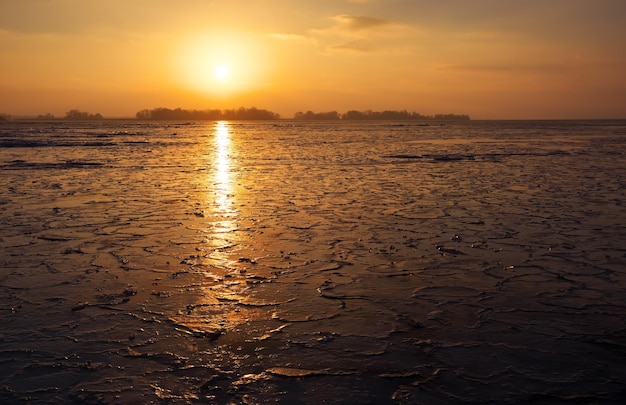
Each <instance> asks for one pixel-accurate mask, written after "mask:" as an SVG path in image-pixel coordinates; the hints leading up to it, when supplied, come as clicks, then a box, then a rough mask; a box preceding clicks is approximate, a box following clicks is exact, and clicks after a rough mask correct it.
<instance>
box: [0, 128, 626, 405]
mask: <svg viewBox="0 0 626 405" xmlns="http://www.w3.org/2000/svg"><path fill="white" fill-rule="evenodd" d="M625 134H626V124H624V122H597V121H596V122H469V123H460V124H455V123H450V124H446V125H445V126H422V125H413V124H411V123H406V124H403V125H397V124H393V125H392V124H391V123H384V122H376V123H357V122H355V123H298V122H293V123H290V122H263V123H253V122H250V123H248V122H246V123H234V122H230V123H226V122H221V123H212V122H200V123H185V124H181V123H140V122H135V121H128V122H124V121H107V122H102V123H87V124H82V123H65V122H55V123H45V122H31V123H23V122H16V123H3V124H2V125H1V126H0V171H1V174H2V175H1V176H0V186H1V188H0V190H2V191H1V192H0V214H1V217H0V218H1V220H0V231H1V233H0V246H1V252H2V253H1V256H0V267H1V269H2V270H1V273H0V298H1V299H2V304H1V306H0V323H1V325H2V331H1V333H0V364H1V366H2V367H1V370H2V371H0V385H1V390H0V399H2V402H3V403H21V402H25V401H31V402H64V403H67V402H77V403H78V402H80V403H131V402H133V401H135V402H139V403H148V402H150V401H153V402H157V403H158V402H163V403H270V402H278V403H311V404H317V403H322V402H324V401H325V402H326V403H390V404H391V403H399V404H414V403H415V404H417V403H424V404H432V403H449V402H470V403H471V402H481V403H482V402H484V401H493V402H532V401H539V402H562V401H570V400H577V401H581V402H592V403H617V402H619V401H620V400H623V399H624V395H625V394H624V392H625V389H626V387H625V385H624V381H626V372H625V371H624V367H623V365H624V364H625V363H626V358H625V353H626V352H625V350H624V349H625V345H626V335H625V334H624V319H625V318H624V316H625V314H626V305H624V301H623V291H624V287H625V277H624V270H625V268H626V244H625V242H624V240H625V236H626V235H625V233H626V232H625V229H624V226H625V224H626V213H625V211H624V207H623V201H624V194H625V192H624V190H625V189H626V185H625V184H624V182H625V180H624V176H621V175H619V173H622V172H624V169H625V167H624V161H625V160H624V152H625V151H626V146H625V143H626V138H625V137H624V135H625Z"/></svg>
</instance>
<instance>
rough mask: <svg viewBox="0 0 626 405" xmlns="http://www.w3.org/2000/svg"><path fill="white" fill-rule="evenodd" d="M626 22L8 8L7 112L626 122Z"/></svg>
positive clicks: (1, 7) (319, 10)
mask: <svg viewBox="0 0 626 405" xmlns="http://www.w3.org/2000/svg"><path fill="white" fill-rule="evenodd" d="M625 16H626V1H624V0H594V1H590V0H526V1H507V0H472V1H467V0H446V1H442V0H316V1H309V0H274V1H272V0H245V1H242V0H228V1H201V0H178V1H169V0H133V1H128V0H106V1H105V0H22V1H13V0H0V94H1V97H0V113H6V114H11V115H14V116H23V115H37V114H46V113H52V114H54V115H57V116H63V115H64V113H65V112H66V111H68V110H70V109H74V108H77V109H80V110H82V111H88V112H91V113H96V112H98V113H101V114H103V115H104V116H105V117H123V116H128V117H130V116H134V114H135V113H136V112H137V111H139V110H141V109H144V108H155V107H170V108H175V107H182V108H189V109H192V108H198V109H205V108H218V109H224V108H236V107H239V106H244V107H252V106H256V107H258V108H266V109H269V110H272V111H275V112H278V113H280V114H281V115H282V116H283V117H285V118H290V117H292V116H293V114H294V113H295V112H297V111H306V110H313V111H330V110H337V111H339V112H345V111H347V110H349V109H357V110H365V109H372V110H383V109H407V110H410V111H417V112H419V113H422V114H434V113H449V112H451V113H458V114H469V115H471V116H472V118H474V119H500V118H511V119H524V118H626V74H625V73H624V72H626V28H625V24H624V18H625ZM217 66H222V67H221V68H220V69H222V70H221V77H217V76H216V72H215V69H216V67H217ZM224 76H225V77H224Z"/></svg>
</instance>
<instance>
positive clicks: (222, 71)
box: [213, 65, 230, 80]
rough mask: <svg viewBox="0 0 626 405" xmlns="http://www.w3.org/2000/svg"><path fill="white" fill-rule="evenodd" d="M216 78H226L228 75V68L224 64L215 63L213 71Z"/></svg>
mask: <svg viewBox="0 0 626 405" xmlns="http://www.w3.org/2000/svg"><path fill="white" fill-rule="evenodd" d="M213 73H214V74H215V77H216V78H217V79H218V80H226V79H227V78H228V76H229V73H230V72H229V69H228V66H226V65H217V66H215V70H214V71H213Z"/></svg>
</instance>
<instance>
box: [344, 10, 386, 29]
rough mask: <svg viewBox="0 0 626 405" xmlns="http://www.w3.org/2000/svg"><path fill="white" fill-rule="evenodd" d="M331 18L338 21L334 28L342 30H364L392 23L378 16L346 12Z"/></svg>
mask: <svg viewBox="0 0 626 405" xmlns="http://www.w3.org/2000/svg"><path fill="white" fill-rule="evenodd" d="M333 20H335V21H337V22H338V25H337V26H335V28H336V29H339V30H342V31H364V30H372V29H376V28H381V27H389V26H392V25H394V24H393V23H392V22H390V21H387V20H383V19H380V18H373V17H364V16H355V15H347V14H343V15H338V16H335V17H333Z"/></svg>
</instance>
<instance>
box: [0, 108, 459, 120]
mask: <svg viewBox="0 0 626 405" xmlns="http://www.w3.org/2000/svg"><path fill="white" fill-rule="evenodd" d="M135 117H136V118H137V119H139V120H163V121H168V120H189V121H198V120H210V121H217V120H233V121H234V120H278V119H280V118H281V117H280V115H279V114H277V113H275V112H272V111H268V110H264V109H260V108H256V107H251V108H245V107H239V108H238V109H230V110H218V109H208V110H185V109H182V108H175V109H171V108H163V107H159V108H153V109H151V110H149V109H145V110H141V111H139V112H138V113H137V114H135ZM10 119H11V116H10V115H7V114H0V121H8V120H10ZM37 119H41V120H55V119H65V120H74V121H78V120H102V119H104V117H103V116H102V114H99V113H96V114H91V113H88V112H84V111H80V110H76V109H75V110H70V111H68V112H67V113H65V117H63V118H57V117H55V116H54V115H52V114H50V113H48V114H45V115H38V116H37ZM293 119H295V120H318V121H319V120H325V121H330V120H390V121H401V120H419V121H467V120H469V119H470V117H469V115H464V114H435V115H422V114H419V113H417V112H414V111H413V112H411V111H407V110H399V111H397V110H385V111H372V110H365V111H356V110H350V111H348V112H345V113H343V114H342V113H339V112H337V111H328V112H313V111H307V112H301V111H300V112H297V113H295V114H294V116H293Z"/></svg>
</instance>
